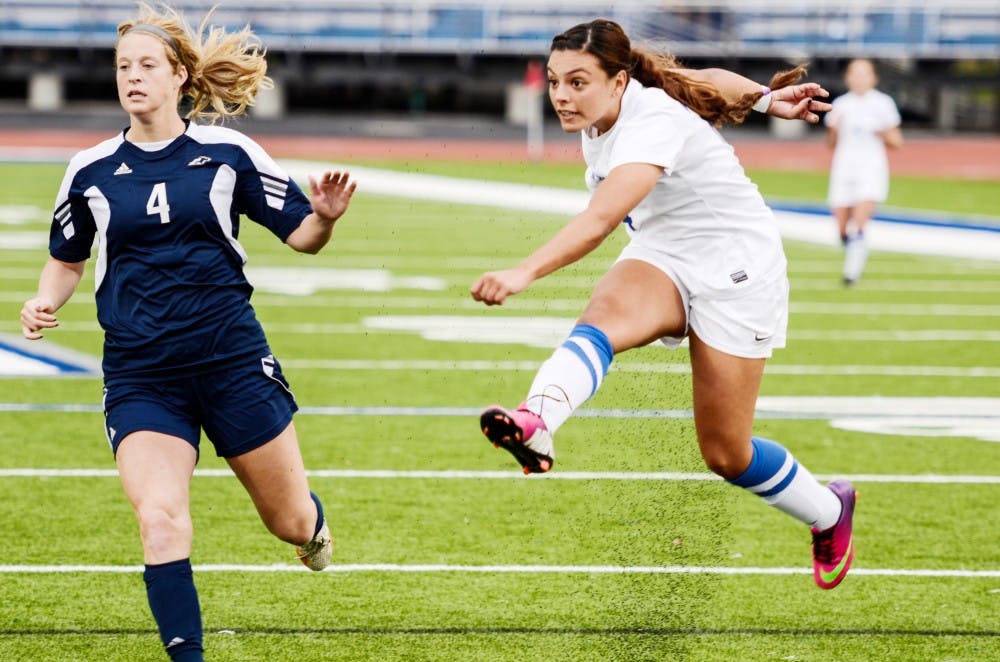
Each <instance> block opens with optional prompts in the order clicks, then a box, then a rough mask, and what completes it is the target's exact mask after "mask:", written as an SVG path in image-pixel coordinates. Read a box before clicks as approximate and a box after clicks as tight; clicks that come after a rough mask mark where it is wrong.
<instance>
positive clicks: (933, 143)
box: [0, 130, 1000, 180]
mask: <svg viewBox="0 0 1000 662" xmlns="http://www.w3.org/2000/svg"><path fill="white" fill-rule="evenodd" d="M110 135H111V134H110V133H103V132H93V131H67V130H55V131H53V130H44V131H43V130H39V131H0V148H2V147H17V148H33V147H36V148H48V149H84V148H87V147H91V146H93V145H96V144H97V143H99V142H101V141H102V140H106V139H107V138H109V137H110ZM253 138H254V139H255V140H257V141H258V142H259V143H260V144H261V145H262V146H263V147H264V148H265V149H266V150H267V151H268V152H269V153H270V154H271V155H272V156H275V157H286V158H304V159H318V160H328V161H338V160H362V159H364V160H373V159H387V160H401V161H407V160H423V159H435V160H462V161H466V160H482V161H526V160H527V149H526V146H525V144H524V143H522V142H517V141H499V140H447V139H440V140H429V139H383V138H344V137H336V136H278V135H254V136H253ZM729 138H730V139H731V141H732V144H733V146H734V147H735V149H736V153H737V155H738V156H739V157H740V161H741V162H742V163H743V165H744V166H745V167H747V168H767V169H775V170H790V171H813V172H823V171H826V170H827V169H828V168H829V164H830V151H829V149H828V148H827V147H826V145H825V143H824V142H823V141H822V140H821V139H809V140H766V139H760V138H755V139H740V138H739V137H738V136H732V135H730V136H729ZM543 160H545V161H555V162H579V161H580V160H581V155H580V149H579V146H578V144H577V143H576V142H573V141H566V140H559V141H552V142H549V143H548V144H546V145H545V148H544V155H543ZM890 167H891V169H892V172H893V173H894V174H898V175H913V176H921V177H948V178H957V179H985V180H993V179H997V180H1000V136H976V137H959V138H914V139H909V140H907V141H906V143H905V144H904V145H903V147H902V148H900V149H898V150H894V151H892V152H891V153H890Z"/></svg>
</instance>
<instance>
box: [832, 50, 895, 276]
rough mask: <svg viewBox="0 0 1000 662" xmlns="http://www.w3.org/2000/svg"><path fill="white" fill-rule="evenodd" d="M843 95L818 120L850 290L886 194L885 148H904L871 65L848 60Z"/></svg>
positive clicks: (888, 100) (891, 104) (865, 258)
mask: <svg viewBox="0 0 1000 662" xmlns="http://www.w3.org/2000/svg"><path fill="white" fill-rule="evenodd" d="M844 82H845V83H847V90H848V91H847V93H846V94H843V95H841V96H839V97H837V98H836V99H834V101H833V104H832V106H833V109H832V110H831V111H830V112H829V113H827V114H826V116H825V117H824V118H823V121H824V123H825V124H826V127H827V143H828V144H829V145H830V147H831V148H832V149H833V163H832V164H831V166H830V191H829V203H830V208H831V209H832V210H833V216H834V218H835V219H836V220H837V229H838V230H839V231H840V240H841V242H842V243H843V245H844V269H843V277H844V284H845V285H853V284H854V283H856V282H857V281H858V279H859V278H861V275H862V273H864V269H865V263H866V262H867V261H868V248H867V244H866V243H865V234H864V231H865V226H866V225H867V224H868V221H869V220H871V218H872V216H873V215H874V214H875V208H876V207H877V206H878V204H879V203H881V202H885V200H886V198H887V197H888V195H889V158H888V156H887V155H886V148H887V147H889V148H897V147H899V146H900V145H902V144H903V133H902V131H901V130H900V128H899V124H900V118H899V111H898V110H897V109H896V104H895V103H894V102H893V100H892V98H891V97H889V95H887V94H885V93H883V92H880V91H878V90H877V89H875V86H876V85H878V75H877V74H876V72H875V65H874V64H873V63H872V61H871V60H864V59H859V60H851V61H850V63H848V65H847V69H846V70H845V72H844Z"/></svg>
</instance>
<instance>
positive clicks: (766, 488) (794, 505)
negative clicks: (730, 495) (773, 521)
mask: <svg viewBox="0 0 1000 662" xmlns="http://www.w3.org/2000/svg"><path fill="white" fill-rule="evenodd" d="M751 443H752V444H753V458H752V459H751V460H750V466H749V467H747V470H746V471H744V472H743V474H742V475H740V476H739V477H737V478H734V479H733V480H731V481H729V482H730V483H732V484H734V485H738V486H739V487H743V488H745V489H747V490H749V491H751V492H753V493H754V494H756V495H757V496H759V497H761V498H762V499H764V502H765V503H767V504H768V505H771V506H774V507H775V508H777V509H778V510H780V511H781V512H783V513H787V514H789V515H791V516H792V517H794V518H795V519H797V520H799V521H800V522H804V523H806V524H808V525H809V526H810V527H812V528H814V529H817V530H819V531H822V530H824V529H829V528H830V527H831V526H833V525H834V524H836V523H837V520H838V519H840V510H841V505H840V499H838V498H837V495H836V494H834V493H833V491H832V490H830V489H829V488H827V487H824V486H823V485H820V484H819V481H817V480H816V479H815V478H814V477H813V475H812V474H811V473H809V470H808V469H806V468H805V467H804V466H802V465H801V464H799V463H798V461H797V460H796V459H795V458H794V457H793V456H792V454H791V453H789V452H788V450H787V449H785V447H784V446H782V445H781V444H779V443H777V442H775V441H771V440H770V439H763V438H761V437H753V438H752V439H751Z"/></svg>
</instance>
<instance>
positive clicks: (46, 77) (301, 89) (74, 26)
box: [0, 0, 1000, 130]
mask: <svg viewBox="0 0 1000 662" xmlns="http://www.w3.org/2000/svg"><path fill="white" fill-rule="evenodd" d="M173 4H174V6H175V7H176V8H177V9H178V10H180V11H181V12H182V13H183V14H184V15H185V16H187V17H188V18H189V19H190V20H192V21H194V22H197V21H200V20H201V18H202V17H203V16H205V14H206V13H207V12H208V11H209V10H210V9H211V8H212V7H213V6H216V9H215V12H214V14H213V15H212V22H213V23H214V24H217V25H224V26H227V27H241V26H243V25H247V24H249V25H250V26H251V27H252V28H253V30H254V31H255V33H256V34H257V35H258V36H259V37H260V38H261V40H262V42H263V45H264V46H265V47H266V48H267V49H268V51H269V63H270V73H271V75H272V77H273V78H275V80H276V81H277V82H278V83H279V86H280V99H278V100H277V101H276V110H275V112H276V114H281V113H282V112H283V110H282V109H283V108H285V107H288V106H292V107H297V108H310V107H312V108H323V109H327V110H329V109H332V108H340V109H348V108H349V109H353V110H360V111H374V110H392V111H400V110H402V111H409V112H422V111H423V110H425V109H426V110H430V111H432V112H433V111H441V112H469V113H482V112H487V113H491V114H494V115H495V114H498V113H503V112H504V109H505V108H507V109H509V107H510V98H511V95H510V86H511V85H514V84H516V83H517V82H518V81H520V80H521V79H522V78H523V75H524V71H525V65H526V63H527V62H528V60H530V59H538V58H540V57H544V56H545V54H546V53H547V51H548V47H549V43H550V41H551V38H552V36H553V35H554V34H557V33H559V32H561V31H562V30H564V29H566V28H567V27H569V26H571V25H573V24H576V23H579V22H583V21H587V20H591V19H593V18H595V17H599V16H604V17H607V18H611V19H614V20H616V21H618V22H619V23H621V24H622V25H623V26H624V28H625V30H626V31H627V32H628V33H629V35H631V36H632V38H633V40H634V41H637V42H640V43H644V44H648V45H651V46H653V47H658V48H663V49H666V50H669V51H670V52H672V53H675V54H677V55H678V56H680V57H681V58H682V59H683V61H684V62H685V64H687V65H689V66H693V67H699V66H726V67H728V68H732V69H735V70H738V71H741V72H742V73H744V74H746V75H748V76H751V77H755V78H761V79H764V80H766V79H767V77H769V76H770V73H771V72H773V71H775V70H776V69H778V68H784V67H786V66H787V65H789V64H797V63H800V62H807V61H808V62H811V63H812V75H813V78H814V80H818V81H819V82H822V83H824V84H825V85H827V86H829V87H831V89H834V91H836V87H837V86H838V85H839V84H840V69H841V67H842V65H843V63H844V61H845V60H846V59H848V58H851V57H872V58H876V59H880V60H882V61H883V62H884V63H885V65H886V66H883V67H882V72H883V83H884V84H885V86H886V88H887V89H888V91H889V92H890V93H893V94H894V95H895V96H898V97H902V98H903V101H904V106H906V107H904V113H905V112H907V111H909V117H908V119H911V120H912V119H916V120H917V121H919V122H922V123H923V124H924V125H925V126H927V127H928V128H944V129H952V128H956V127H961V126H962V125H963V123H964V124H968V123H969V122H967V121H966V120H965V119H964V118H973V122H972V123H973V124H975V126H974V127H971V128H978V129H986V130H991V129H992V130H995V129H997V128H1000V113H998V112H996V108H997V107H1000V99H998V96H1000V95H998V94H997V92H996V90H997V89H1000V72H998V71H997V69H996V67H995V66H990V64H989V63H991V62H992V63H995V62H996V61H997V60H1000V5H998V4H997V0H893V1H892V2H884V3H872V2H869V1H868V0H839V1H836V2H835V1H831V0H812V1H811V2H808V3H807V2H802V1H801V0H761V1H759V2H754V3H747V2H738V1H737V0H687V1H684V0H677V1H671V2H669V3H668V2H652V1H650V0H645V1H637V0H619V1H618V2H615V3H611V2H609V1H608V0H572V1H570V0H478V1H472V0H422V1H421V2H409V1H403V0H374V1H372V2H367V3H359V2H356V0H312V1H310V2H307V3H303V2H292V1H290V0H285V1H281V0H266V1H265V0H243V1H240V2H236V1H235V0H178V1H177V2H175V3H173ZM134 12H135V3H134V2H133V0H78V1H68V0H35V1H31V0H0V55H2V57H0V101H3V100H8V101H13V102H14V103H17V102H19V101H23V100H27V107H28V109H29V110H44V111H49V110H58V109H60V108H62V107H63V105H64V102H66V101H74V100H76V101H94V100H107V99H108V98H109V97H111V96H112V95H111V91H112V90H110V89H109V85H110V84H111V82H112V81H111V80H110V78H109V77H108V75H107V69H105V68H104V64H105V63H107V62H110V54H111V51H112V49H113V47H114V43H115V34H116V26H117V24H118V23H119V22H120V21H121V20H123V19H125V18H128V17H130V16H132V15H133V14H134ZM956 62H963V63H967V62H972V63H974V64H973V65H972V66H971V67H970V66H968V65H966V64H963V67H962V75H961V76H955V75H954V73H953V72H954V63H956ZM970 72H971V73H970ZM984 90H985V91H986V92H987V94H985V95H984V94H983V91H984ZM990 90H992V92H990ZM987 97H988V98H987ZM983 99H986V101H984V100H983ZM967 107H968V108H969V110H964V109H966V108H967ZM263 109H264V105H263V104H262V105H261V106H259V108H258V110H259V111H260V112H263ZM956 109H957V110H956ZM959 111H961V112H959ZM508 116H509V115H508ZM758 120H759V118H758Z"/></svg>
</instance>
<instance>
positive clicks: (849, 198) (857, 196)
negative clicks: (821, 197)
mask: <svg viewBox="0 0 1000 662" xmlns="http://www.w3.org/2000/svg"><path fill="white" fill-rule="evenodd" d="M888 197H889V175H888V173H887V172H885V171H884V170H882V169H881V168H880V169H878V171H875V172H873V171H872V169H866V168H860V169H857V170H849V169H846V168H835V169H834V170H833V171H831V173H830V192H829V194H828V196H827V201H828V202H829V203H830V206H831V207H853V206H854V205H856V204H858V203H859V202H885V201H886V198H888Z"/></svg>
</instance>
